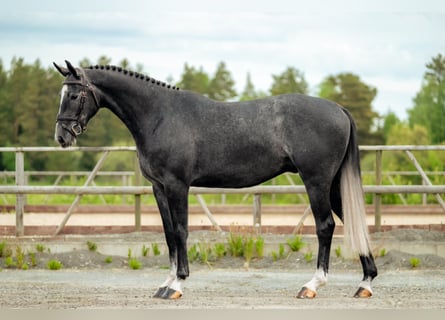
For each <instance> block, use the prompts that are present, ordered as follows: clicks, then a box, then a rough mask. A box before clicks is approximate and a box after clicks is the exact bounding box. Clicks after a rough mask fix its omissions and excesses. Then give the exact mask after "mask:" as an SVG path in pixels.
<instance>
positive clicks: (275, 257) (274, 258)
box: [271, 251, 278, 262]
mask: <svg viewBox="0 0 445 320" xmlns="http://www.w3.org/2000/svg"><path fill="white" fill-rule="evenodd" d="M271 254H272V259H273V261H275V262H276V261H278V253H277V252H276V251H272V253H271Z"/></svg>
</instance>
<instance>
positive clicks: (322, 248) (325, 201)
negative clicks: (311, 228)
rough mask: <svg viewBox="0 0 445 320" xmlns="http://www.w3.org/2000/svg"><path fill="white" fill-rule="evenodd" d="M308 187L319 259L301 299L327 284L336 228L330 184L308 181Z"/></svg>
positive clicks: (310, 295) (299, 295) (299, 296)
mask: <svg viewBox="0 0 445 320" xmlns="http://www.w3.org/2000/svg"><path fill="white" fill-rule="evenodd" d="M306 189H307V193H308V195H309V199H310V203H311V208H312V212H313V214H314V218H315V224H316V230H317V238H318V259H317V270H316V271H315V275H314V277H313V278H312V280H311V281H309V282H307V283H306V284H305V285H304V286H303V288H302V289H301V290H300V292H299V293H298V295H297V298H300V299H305V298H314V297H315V296H316V294H317V290H318V288H319V287H322V286H324V285H325V284H326V282H327V275H328V269H329V256H330V251H331V243H332V236H333V234H334V229H335V222H334V219H333V217H332V212H331V206H330V201H329V186H328V185H322V184H315V183H314V184H309V183H306Z"/></svg>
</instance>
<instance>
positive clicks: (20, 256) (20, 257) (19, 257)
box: [15, 246, 26, 269]
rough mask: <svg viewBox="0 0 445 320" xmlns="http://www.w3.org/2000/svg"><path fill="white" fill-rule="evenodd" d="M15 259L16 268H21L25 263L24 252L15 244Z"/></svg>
mask: <svg viewBox="0 0 445 320" xmlns="http://www.w3.org/2000/svg"><path fill="white" fill-rule="evenodd" d="M15 259H16V266H17V269H23V266H24V265H25V264H26V263H25V253H24V252H23V250H22V248H21V247H20V246H17V247H16V248H15Z"/></svg>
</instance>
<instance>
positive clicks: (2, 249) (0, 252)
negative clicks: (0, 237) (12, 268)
mask: <svg viewBox="0 0 445 320" xmlns="http://www.w3.org/2000/svg"><path fill="white" fill-rule="evenodd" d="M5 248H6V242H5V241H2V242H0V258H1V257H3V256H4V253H5Z"/></svg>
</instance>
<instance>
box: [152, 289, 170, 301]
mask: <svg viewBox="0 0 445 320" xmlns="http://www.w3.org/2000/svg"><path fill="white" fill-rule="evenodd" d="M168 289H169V288H168V287H161V288H159V289H158V290H157V291H156V293H155V294H154V295H153V298H160V299H162V297H163V296H164V295H165V294H166V292H167V291H168Z"/></svg>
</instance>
